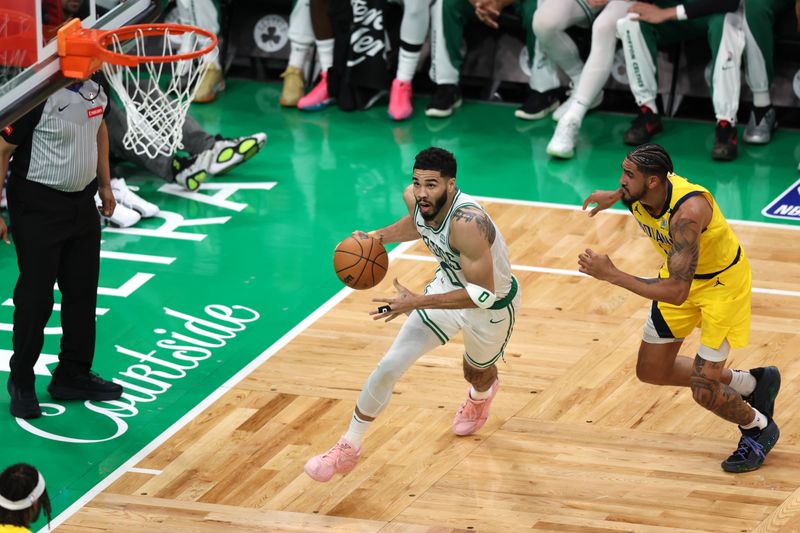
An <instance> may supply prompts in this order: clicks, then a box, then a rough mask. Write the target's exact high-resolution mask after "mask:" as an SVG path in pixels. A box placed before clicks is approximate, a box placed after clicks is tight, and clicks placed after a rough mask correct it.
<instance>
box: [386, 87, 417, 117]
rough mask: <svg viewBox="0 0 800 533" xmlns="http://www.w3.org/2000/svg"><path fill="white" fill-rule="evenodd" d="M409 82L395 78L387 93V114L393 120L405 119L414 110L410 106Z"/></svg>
mask: <svg viewBox="0 0 800 533" xmlns="http://www.w3.org/2000/svg"><path fill="white" fill-rule="evenodd" d="M411 94H412V92H411V82H410V81H400V80H398V79H395V80H394V81H393V82H392V92H390V93H389V116H390V117H392V118H393V119H394V120H405V119H407V118H408V117H410V116H411V113H413V112H414V108H413V107H412V106H411Z"/></svg>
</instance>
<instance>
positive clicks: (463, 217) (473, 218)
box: [453, 206, 497, 246]
mask: <svg viewBox="0 0 800 533" xmlns="http://www.w3.org/2000/svg"><path fill="white" fill-rule="evenodd" d="M453 220H454V221H456V220H460V221H463V222H467V223H474V224H475V225H477V227H478V229H479V230H480V233H481V235H483V237H484V238H485V239H486V242H488V243H489V246H491V245H492V244H494V239H495V237H497V230H496V229H495V227H494V224H493V223H492V220H491V219H490V218H489V215H487V214H486V213H485V212H484V211H483V210H481V209H478V208H477V207H473V206H464V207H459V208H458V209H456V211H455V212H454V213H453Z"/></svg>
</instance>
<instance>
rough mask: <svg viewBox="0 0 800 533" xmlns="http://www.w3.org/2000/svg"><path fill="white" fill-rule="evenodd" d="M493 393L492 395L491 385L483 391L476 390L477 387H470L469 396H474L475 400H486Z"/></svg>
mask: <svg viewBox="0 0 800 533" xmlns="http://www.w3.org/2000/svg"><path fill="white" fill-rule="evenodd" d="M491 395H492V388H491V387H489V388H488V389H486V390H485V391H483V392H481V391H477V390H475V387H470V388H469V397H470V398H472V399H473V400H485V399H486V398H488V397H489V396H491Z"/></svg>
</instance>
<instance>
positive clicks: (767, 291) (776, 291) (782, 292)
mask: <svg viewBox="0 0 800 533" xmlns="http://www.w3.org/2000/svg"><path fill="white" fill-rule="evenodd" d="M396 258H397V259H406V260H408V261H425V262H428V263H438V262H439V261H438V260H437V259H436V258H435V257H433V256H430V255H414V254H398V255H397V257H396ZM511 270H522V271H524V272H539V273H541V274H553V275H556V276H576V277H582V278H588V277H589V276H587V275H586V274H584V273H583V272H580V271H578V270H567V269H563V268H549V267H537V266H530V265H511ZM750 291H751V292H756V293H759V294H772V295H775V296H793V297H795V298H800V291H787V290H783V289H763V288H760V287H753V288H752V289H750Z"/></svg>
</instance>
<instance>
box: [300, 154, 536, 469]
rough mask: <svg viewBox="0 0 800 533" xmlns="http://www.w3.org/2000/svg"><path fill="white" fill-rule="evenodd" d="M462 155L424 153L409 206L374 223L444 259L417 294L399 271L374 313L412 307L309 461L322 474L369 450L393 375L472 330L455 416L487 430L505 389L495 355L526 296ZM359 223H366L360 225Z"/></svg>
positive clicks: (456, 425) (379, 234)
mask: <svg viewBox="0 0 800 533" xmlns="http://www.w3.org/2000/svg"><path fill="white" fill-rule="evenodd" d="M455 176H456V160H455V158H454V157H453V154H451V153H450V152H448V151H446V150H443V149H441V148H433V147H432V148H427V149H425V150H423V151H422V152H420V153H419V154H417V157H416V160H415V163H414V171H413V181H412V184H411V185H410V186H409V187H408V188H407V189H406V190H405V193H404V195H403V197H404V200H405V202H406V205H407V207H408V212H409V214H408V215H406V216H404V217H403V218H401V219H400V220H398V221H397V222H395V223H394V224H391V225H389V226H386V227H385V228H381V229H378V230H375V231H372V232H370V235H371V236H373V237H376V238H379V239H380V240H381V241H382V242H384V243H390V242H404V241H412V240H416V239H420V238H421V239H422V240H423V242H424V243H425V245H426V246H427V247H428V249H429V250H430V251H431V253H432V254H433V255H435V256H436V257H437V258H438V259H439V261H440V266H439V269H438V270H437V271H436V276H435V278H434V279H433V281H431V283H430V284H428V286H427V287H426V289H425V293H424V294H416V293H413V292H411V291H410V290H408V289H407V288H405V287H404V286H402V285H401V284H400V283H399V282H398V281H397V280H395V281H394V285H395V288H396V289H397V295H396V296H395V297H394V298H379V299H376V300H375V301H377V302H382V303H383V304H385V305H383V306H381V307H380V308H379V310H377V311H373V312H371V313H370V314H371V315H373V318H374V319H381V318H384V319H386V320H387V321H389V320H393V319H394V318H396V317H397V316H400V315H401V314H408V315H409V316H408V319H407V320H406V322H405V323H404V324H403V327H402V328H401V329H400V332H399V333H398V335H397V338H396V339H395V341H394V343H393V344H392V346H391V348H389V351H388V352H387V353H386V355H384V357H383V358H382V359H381V361H380V362H379V363H378V366H377V368H376V369H375V370H374V371H373V372H372V374H371V375H370V376H369V378H368V379H367V382H366V384H365V385H364V388H363V389H362V391H361V394H360V395H359V397H358V401H357V402H356V407H355V411H354V412H353V417H352V420H351V422H350V428H349V429H348V431H347V433H346V434H345V435H344V436H342V438H341V439H339V442H337V443H336V444H335V445H334V446H333V447H332V448H331V449H330V450H328V451H327V452H325V453H324V454H321V455H317V456H315V457H312V458H311V459H309V461H308V462H307V463H306V466H305V471H306V473H307V474H308V475H309V476H311V477H312V478H313V479H315V480H317V481H328V480H330V479H331V478H332V477H333V475H334V474H337V473H338V474H342V473H346V472H349V471H350V470H352V469H353V468H354V467H355V466H356V463H357V462H358V459H359V458H360V456H361V443H362V441H363V439H364V435H365V433H366V431H367V428H368V427H369V424H370V423H371V422H372V421H373V420H374V419H375V418H376V417H377V416H378V415H379V414H380V412H381V411H382V410H383V409H384V408H385V407H386V405H387V404H388V403H389V398H390V397H391V394H392V390H393V388H394V384H395V383H396V382H397V380H398V379H399V378H400V376H402V375H403V374H404V373H405V371H406V370H407V369H408V368H409V367H410V366H411V365H412V364H413V363H414V362H415V361H416V360H417V359H419V358H420V357H421V356H422V355H424V354H425V353H427V352H429V351H430V350H432V349H433V348H435V347H436V346H438V345H441V344H445V343H446V342H447V341H448V340H449V339H450V338H451V337H452V336H453V335H455V334H456V333H458V331H460V330H463V333H464V378H465V379H466V380H467V381H468V382H469V383H470V387H469V389H468V391H467V398H466V399H465V400H464V403H463V404H462V405H461V407H460V408H459V410H458V412H457V413H456V416H455V419H454V420H453V432H454V433H455V434H456V435H471V434H472V433H475V432H476V431H478V430H479V429H480V428H481V427H482V426H483V424H484V423H485V422H486V420H487V418H488V416H489V407H490V405H491V403H492V400H493V399H494V397H495V395H496V394H497V391H498V389H499V385H500V384H499V381H498V379H497V367H496V366H495V363H496V362H497V360H498V359H499V358H500V357H502V355H503V352H504V350H505V347H506V344H507V343H508V340H509V338H510V337H511V331H512V330H513V327H514V320H515V313H516V309H518V307H519V303H520V298H521V296H520V291H519V286H518V284H517V280H516V279H515V278H514V277H513V276H512V275H511V263H510V261H509V257H508V249H507V248H506V244H505V241H504V240H503V236H502V235H501V234H500V232H499V231H498V230H497V228H496V227H495V225H494V222H493V221H492V219H491V218H490V217H489V215H488V214H487V213H486V211H484V210H483V208H481V206H480V205H478V203H477V202H475V200H474V199H473V198H472V197H470V196H468V195H466V194H464V193H462V192H461V191H460V190H459V189H458V187H456V177H455ZM356 233H360V232H356Z"/></svg>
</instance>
